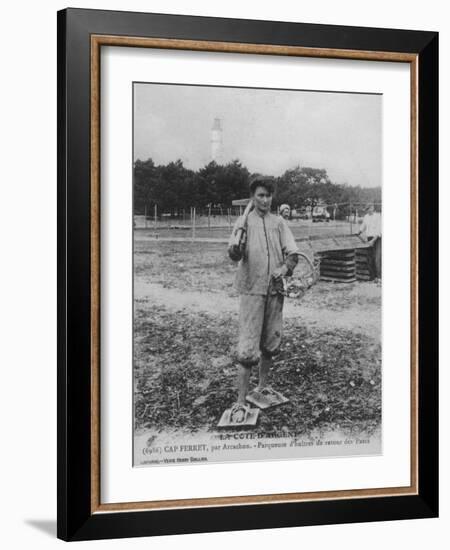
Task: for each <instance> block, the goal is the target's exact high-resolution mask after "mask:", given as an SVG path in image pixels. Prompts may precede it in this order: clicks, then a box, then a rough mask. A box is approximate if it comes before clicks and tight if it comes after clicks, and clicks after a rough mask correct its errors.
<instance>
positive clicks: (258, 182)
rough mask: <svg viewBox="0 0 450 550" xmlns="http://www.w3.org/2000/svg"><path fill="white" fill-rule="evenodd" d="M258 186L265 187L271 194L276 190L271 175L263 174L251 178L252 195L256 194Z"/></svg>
mask: <svg viewBox="0 0 450 550" xmlns="http://www.w3.org/2000/svg"><path fill="white" fill-rule="evenodd" d="M257 187H264V188H265V189H266V191H267V192H268V193H269V194H270V195H273V193H274V191H275V183H274V180H273V178H271V177H269V176H261V175H257V176H254V177H253V178H252V179H251V180H250V184H249V188H250V194H251V195H254V194H255V191H256V189H257Z"/></svg>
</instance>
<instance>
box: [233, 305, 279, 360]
mask: <svg viewBox="0 0 450 550" xmlns="http://www.w3.org/2000/svg"><path fill="white" fill-rule="evenodd" d="M283 300H284V297H283V296H282V295H280V294H274V295H272V294H267V295H266V296H259V295H252V294H241V297H240V305H239V342H238V349H237V352H238V353H237V359H238V361H239V363H241V364H242V365H244V366H246V367H252V366H254V365H257V364H258V362H259V358H260V356H261V353H263V354H264V355H266V356H269V357H271V356H272V355H275V354H276V353H277V352H278V350H279V348H280V344H281V334H282V324H283Z"/></svg>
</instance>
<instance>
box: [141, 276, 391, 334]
mask: <svg viewBox="0 0 450 550" xmlns="http://www.w3.org/2000/svg"><path fill="white" fill-rule="evenodd" d="M134 297H135V300H139V301H144V302H149V303H150V304H155V305H157V306H163V307H165V308H166V309H169V310H172V311H180V310H186V311H196V312H204V313H209V314H211V315H215V314H217V313H218V312H220V313H230V314H233V313H234V314H237V313H238V298H237V297H230V296H227V295H226V294H225V293H223V292H198V291H186V290H183V291H181V290H177V289H173V288H164V286H163V285H160V284H155V283H150V282H147V281H143V280H142V279H140V280H139V281H135V285H134ZM283 313H284V317H285V318H286V319H294V318H301V319H302V321H304V322H305V323H308V325H311V326H317V327H318V328H320V329H322V330H326V329H333V328H340V329H346V330H352V331H354V332H360V333H363V334H365V335H367V336H369V337H371V338H377V339H378V338H380V337H381V315H380V310H379V307H378V306H376V305H370V304H369V305H367V304H366V305H364V306H361V305H359V304H358V303H356V301H355V304H354V305H352V306H351V307H345V308H343V309H341V310H339V311H336V310H333V309H330V308H329V307H328V306H327V304H323V305H321V304H320V303H319V304H318V305H317V306H315V307H311V305H305V304H302V301H301V300H300V301H296V300H293V299H291V300H290V299H287V300H286V302H285V306H284V312H283Z"/></svg>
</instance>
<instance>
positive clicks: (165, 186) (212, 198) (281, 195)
mask: <svg viewBox="0 0 450 550" xmlns="http://www.w3.org/2000/svg"><path fill="white" fill-rule="evenodd" d="M252 175H253V174H251V173H250V172H249V171H248V169H247V168H246V167H245V166H243V165H242V164H241V163H240V162H239V161H238V160H234V161H232V162H230V163H228V164H225V165H219V164H216V163H215V162H214V161H213V162H210V163H209V164H207V165H206V166H204V167H203V168H201V169H200V170H198V171H193V170H189V169H188V168H186V167H185V166H184V165H183V163H182V162H181V160H177V161H176V162H170V163H169V164H166V165H155V163H154V162H153V160H152V159H148V160H145V161H141V160H137V161H136V162H135V163H134V213H135V214H144V213H145V212H147V213H148V214H150V215H151V213H152V212H153V209H154V206H155V205H157V207H158V211H159V212H171V213H173V214H175V215H176V214H177V213H179V212H180V211H182V210H184V209H189V208H190V207H196V208H206V207H211V208H229V207H231V205H232V201H233V200H235V199H242V198H245V197H248V194H249V191H248V184H249V181H250V178H251V177H252ZM274 180H275V184H276V192H275V196H274V200H273V206H274V207H275V208H276V207H277V206H278V205H280V204H282V203H288V204H289V205H290V206H291V208H295V209H296V210H298V211H302V210H304V209H305V208H306V207H312V208H313V207H314V206H317V205H318V204H326V205H328V209H329V210H334V215H335V216H336V217H337V218H341V217H344V216H348V215H349V214H350V213H352V212H353V211H354V210H355V208H356V209H358V206H359V205H361V204H367V203H369V202H375V203H381V187H372V188H362V187H360V186H350V185H346V184H336V183H333V182H332V181H331V180H330V178H329V177H328V174H327V172H326V170H324V169H318V168H309V167H300V166H297V167H295V168H293V169H290V170H287V171H286V172H285V173H284V174H283V175H281V176H279V177H276V178H274Z"/></svg>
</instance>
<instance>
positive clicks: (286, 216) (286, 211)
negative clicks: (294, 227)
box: [280, 204, 291, 221]
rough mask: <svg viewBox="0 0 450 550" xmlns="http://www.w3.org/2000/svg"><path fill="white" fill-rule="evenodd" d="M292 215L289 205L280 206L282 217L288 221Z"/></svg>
mask: <svg viewBox="0 0 450 550" xmlns="http://www.w3.org/2000/svg"><path fill="white" fill-rule="evenodd" d="M290 215H291V207H290V206H289V204H282V205H281V206H280V216H281V217H282V218H283V219H284V220H286V221H288V220H289V217H290Z"/></svg>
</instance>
